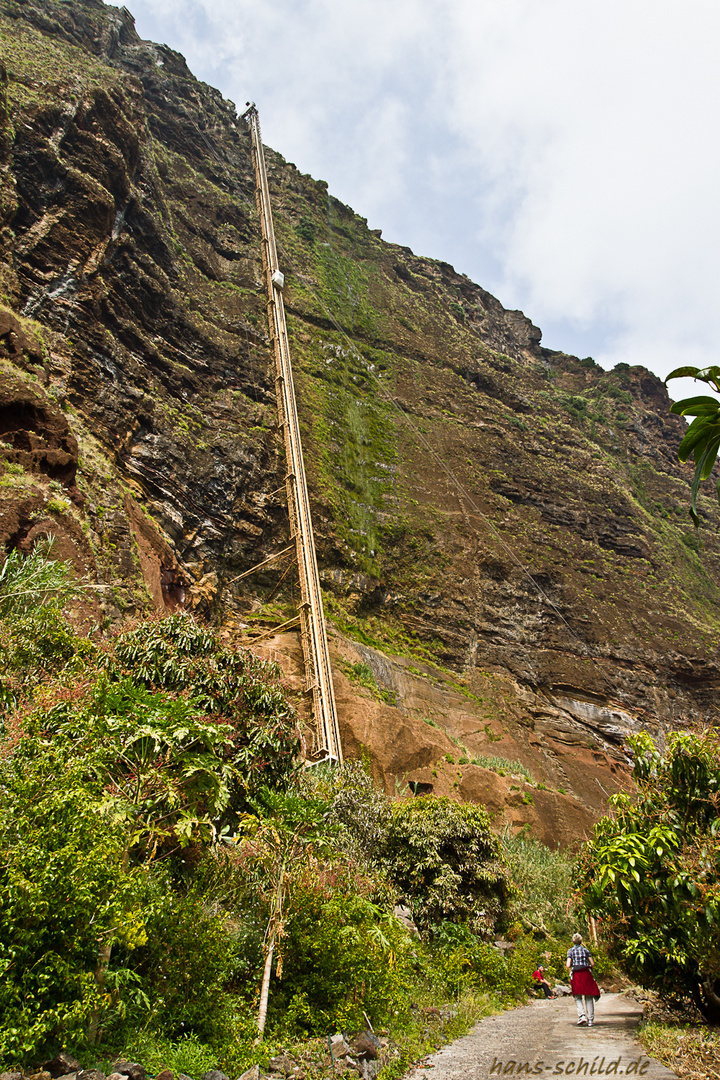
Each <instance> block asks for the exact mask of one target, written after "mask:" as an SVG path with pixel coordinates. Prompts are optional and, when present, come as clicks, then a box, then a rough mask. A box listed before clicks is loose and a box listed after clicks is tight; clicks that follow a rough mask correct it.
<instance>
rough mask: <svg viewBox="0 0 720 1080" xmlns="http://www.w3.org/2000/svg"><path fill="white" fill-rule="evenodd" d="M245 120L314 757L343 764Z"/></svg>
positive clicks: (262, 206)
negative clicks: (294, 555)
mask: <svg viewBox="0 0 720 1080" xmlns="http://www.w3.org/2000/svg"><path fill="white" fill-rule="evenodd" d="M243 119H244V120H245V121H246V122H247V124H248V126H249V128H250V132H251V135H252V159H253V166H254V168H255V183H256V188H255V197H256V200H257V208H258V213H259V215H260V222H261V226H262V254H263V269H264V272H265V278H266V283H267V296H268V300H267V312H268V324H269V327H270V337H271V338H272V343H273V349H274V353H275V390H276V396H277V407H278V418H279V421H280V427H281V428H282V431H283V437H284V441H285V456H286V462H287V475H286V478H285V484H286V488H287V503H288V515H289V518H290V532H291V535H292V538H293V539H294V541H295V548H296V553H297V565H298V574H299V578H300V631H301V636H302V648H303V656H304V659H305V675H306V690H307V691H308V692H310V691H312V699H313V717H314V720H315V746H314V747H313V752H312V757H313V759H315V760H317V759H318V758H329V759H330V760H332V761H338V762H340V761H342V746H341V743H340V729H339V726H338V720H337V712H336V709H335V694H334V692H333V681H332V671H331V669H330V656H329V653H328V645H327V635H326V633H325V615H324V612H323V602H322V593H321V591H320V578H319V576H318V569H317V557H316V555H315V541H314V539H313V528H312V518H311V516H310V501H309V499H308V491H307V483H306V480H305V465H304V462H303V453H302V444H301V442H300V427H299V424H298V416H297V406H296V403H295V386H294V383H293V375H292V366H291V363H290V346H289V344H288V334H287V325H286V322H285V306H284V304H283V297H282V288H283V284H284V278H283V275H282V273H281V272H280V267H279V266H278V258H277V250H276V247H275V230H274V228H273V220H272V210H271V207H270V191H269V188H268V181H267V171H266V169H265V155H264V153H263V144H262V135H261V132H260V118H259V116H258V111H257V109H256V108H255V105H254V104H253V105H250V107H249V108H248V110H247V112H246V113H244V115H243Z"/></svg>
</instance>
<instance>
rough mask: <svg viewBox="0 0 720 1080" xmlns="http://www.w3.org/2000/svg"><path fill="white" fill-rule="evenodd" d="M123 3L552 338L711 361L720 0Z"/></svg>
mask: <svg viewBox="0 0 720 1080" xmlns="http://www.w3.org/2000/svg"><path fill="white" fill-rule="evenodd" d="M127 5H128V7H129V8H130V10H131V11H132V13H133V15H134V16H135V21H136V28H137V30H138V33H139V34H140V35H141V36H142V37H143V38H147V39H150V40H153V41H156V42H162V43H165V44H167V45H170V46H171V47H172V48H174V49H177V50H178V51H179V52H181V53H182V54H183V55H184V56H185V58H186V59H187V61H188V65H189V67H190V69H191V70H192V72H193V73H194V74H195V75H196V76H197V77H198V78H200V79H203V80H204V81H205V82H208V83H210V84H211V85H213V86H215V87H217V88H218V89H219V90H220V91H221V92H222V94H223V95H224V96H225V97H226V98H229V99H231V100H232V101H234V102H235V104H236V106H237V108H238V111H239V112H242V111H243V109H244V107H245V103H246V102H247V101H250V100H252V101H255V103H256V104H257V106H258V109H259V113H260V120H261V124H262V130H263V138H264V141H265V142H266V143H267V144H269V145H270V146H272V147H273V148H274V149H275V150H278V151H279V152H280V153H281V154H283V156H284V157H285V158H286V159H287V160H289V161H293V162H294V163H295V164H296V165H297V166H298V168H299V169H301V171H303V172H306V173H310V174H311V175H312V176H314V177H315V178H316V179H322V180H327V182H328V184H329V189H330V192H331V193H332V194H333V195H335V196H336V197H337V198H339V199H340V200H341V201H342V202H344V203H347V204H348V205H350V206H352V208H353V209H354V210H355V211H356V212H357V213H358V214H361V215H362V216H363V217H367V218H368V223H369V225H370V227H371V228H380V229H382V231H383V237H384V239H386V240H391V241H393V242H395V243H400V244H405V245H407V246H409V247H411V248H412V249H413V251H415V252H416V253H417V254H419V255H427V256H431V257H433V258H437V259H442V260H444V261H446V262H449V263H452V264H453V265H454V266H455V268H456V269H457V270H458V271H460V272H461V273H465V274H467V275H468V276H469V277H470V278H472V279H473V280H474V281H476V282H478V283H479V284H480V285H482V286H483V288H486V289H488V290H489V291H490V292H492V293H493V294H494V295H495V296H497V297H498V299H499V300H500V301H501V302H502V303H503V304H504V306H505V307H506V308H520V309H521V310H523V311H524V312H525V314H526V315H528V316H529V317H530V318H531V319H532V321H533V322H534V323H536V324H537V325H538V326H540V328H541V329H542V331H543V344H544V345H546V346H547V347H549V348H552V349H561V350H563V351H565V352H568V353H574V354H576V355H578V356H580V357H584V356H593V357H594V358H595V360H596V361H597V362H598V363H600V364H602V365H603V366H604V367H608V368H609V367H612V366H613V365H614V364H615V363H617V362H620V361H622V362H625V363H629V364H643V365H645V366H646V367H648V368H650V369H651V370H652V371H655V372H656V373H657V374H658V375H660V376H661V377H663V378H664V377H665V375H667V374H668V373H669V372H670V371H671V370H672V369H673V368H675V367H678V366H680V365H695V366H698V367H703V366H707V365H709V364H714V363H720V356H719V354H718V347H717V342H718V339H719V338H720V302H719V301H720V297H719V295H718V293H719V289H720V209H719V205H720V62H719V61H718V57H720V4H718V3H717V0H685V2H684V3H682V4H680V3H678V0H601V2H600V0H492V2H491V0H394V2H389V0H352V2H348V0H127ZM698 392H704V387H703V386H696V385H695V384H694V383H692V382H691V381H689V380H688V381H686V382H683V383H680V382H678V383H671V384H670V393H671V396H673V397H676V398H677V397H681V396H683V394H684V393H698Z"/></svg>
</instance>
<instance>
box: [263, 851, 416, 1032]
mask: <svg viewBox="0 0 720 1080" xmlns="http://www.w3.org/2000/svg"><path fill="white" fill-rule="evenodd" d="M373 891H374V883H373V881H372V879H370V878H368V877H367V876H366V875H364V874H362V873H360V872H358V871H357V870H354V869H353V868H352V867H351V866H347V865H343V864H340V863H334V864H333V863H330V864H327V865H325V866H324V867H318V868H308V869H307V871H306V873H305V874H304V876H303V878H302V880H301V881H300V882H298V884H297V886H296V888H295V890H294V893H293V896H292V916H291V918H289V920H288V923H287V930H286V937H285V940H284V942H283V948H282V957H283V965H282V979H281V980H280V981H279V982H277V985H276V988H275V990H274V992H273V993H274V997H273V999H272V1005H271V1009H272V1012H271V1015H273V1016H274V1018H275V1020H276V1022H278V1023H281V1024H282V1026H283V1027H285V1028H289V1029H291V1030H292V1029H295V1030H296V1031H297V1030H301V1031H302V1030H305V1031H309V1032H313V1033H317V1034H323V1033H324V1032H327V1031H330V1030H337V1029H341V1030H346V1031H347V1030H354V1029H358V1028H362V1027H364V1026H365V1021H364V1018H363V1012H367V1014H368V1015H369V1016H370V1019H371V1021H372V1023H373V1025H374V1026H376V1027H377V1026H384V1025H386V1024H387V1023H388V1022H390V1020H391V1019H392V1018H393V1017H394V1016H395V1015H396V1013H397V1012H398V1011H399V1010H400V1011H405V1010H407V1008H408V1000H407V994H406V992H405V986H406V983H407V980H408V963H409V957H410V951H411V943H410V937H409V935H408V933H407V931H406V930H405V929H404V927H403V926H402V925H401V924H400V922H399V921H398V920H397V919H396V918H395V916H394V915H393V913H392V904H391V902H390V901H389V899H388V896H387V894H386V895H385V896H384V897H382V896H373Z"/></svg>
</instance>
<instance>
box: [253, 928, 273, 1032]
mask: <svg viewBox="0 0 720 1080" xmlns="http://www.w3.org/2000/svg"><path fill="white" fill-rule="evenodd" d="M274 952H275V931H274V930H273V931H272V933H271V934H270V938H269V940H268V951H267V956H266V957H265V970H264V971H263V978H262V986H261V988H260V1008H259V1009H258V1036H257V1039H256V1040H255V1042H256V1043H259V1042H262V1037H263V1032H264V1031H265V1019H266V1017H267V1007H268V997H269V994H270V975H271V974H272V962H273V953H274Z"/></svg>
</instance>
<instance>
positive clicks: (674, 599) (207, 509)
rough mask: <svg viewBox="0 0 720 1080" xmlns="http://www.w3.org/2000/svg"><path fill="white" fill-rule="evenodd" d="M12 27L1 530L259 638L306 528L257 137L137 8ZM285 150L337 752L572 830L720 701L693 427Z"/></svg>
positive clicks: (85, 1)
mask: <svg viewBox="0 0 720 1080" xmlns="http://www.w3.org/2000/svg"><path fill="white" fill-rule="evenodd" d="M0 35H1V46H0V47H1V49H2V57H1V59H2V63H3V65H4V73H3V77H2V86H1V87H0V91H1V93H2V98H3V100H2V102H0V124H1V125H2V128H1V130H0V257H1V258H2V267H1V268H0V291H1V292H2V294H3V298H2V300H3V306H2V307H1V308H0V353H1V354H2V356H3V357H4V359H2V361H1V364H2V366H1V368H0V380H1V381H0V427H1V428H2V430H1V431H0V439H2V444H1V445H0V451H1V452H2V457H3V458H4V460H5V462H6V469H5V474H4V475H3V476H2V477H1V478H0V540H2V541H3V542H4V543H5V544H6V545H7V546H11V545H19V546H21V547H25V548H27V547H28V546H29V545H30V544H31V543H32V540H33V538H34V537H35V536H36V535H39V534H40V533H42V532H47V531H51V532H53V533H55V535H56V536H57V537H58V543H59V545H60V547H59V550H60V551H61V552H62V553H63V555H64V557H69V558H72V559H73V561H74V562H75V565H76V566H77V567H78V569H79V570H82V569H85V570H89V571H90V572H91V574H92V575H93V576H95V577H96V578H98V579H99V580H100V581H101V582H102V583H104V585H105V586H107V588H106V590H105V592H103V593H102V594H101V595H102V596H103V599H102V600H101V601H100V603H99V605H98V606H97V609H96V610H95V617H96V618H104V619H105V620H108V621H113V620H117V619H118V618H120V617H121V615H122V614H123V613H133V612H135V611H138V610H140V609H142V608H143V607H144V606H147V605H148V604H150V603H153V604H154V605H155V606H156V607H158V608H163V607H173V606H177V605H178V604H179V605H182V606H190V607H194V608H195V609H196V610H197V611H198V612H199V613H200V614H202V615H204V616H206V617H210V618H212V619H214V620H216V621H217V622H219V623H222V625H223V626H224V628H225V630H226V632H227V633H228V634H232V635H234V636H237V637H240V638H242V639H243V640H249V638H250V637H251V636H252V634H254V633H256V632H257V630H258V629H259V628H260V629H262V628H267V627H271V626H272V625H273V624H277V623H279V622H281V621H283V619H284V618H288V617H289V616H290V614H291V609H292V604H293V601H294V599H295V598H296V597H295V586H294V575H293V571H292V567H288V561H287V558H285V559H280V560H278V561H277V562H275V563H272V564H270V565H269V567H268V568H266V569H265V570H264V571H261V572H259V573H258V574H256V575H254V576H252V577H249V578H245V579H243V580H242V581H239V582H237V581H234V579H235V578H236V577H237V576H238V575H240V574H242V573H243V571H245V570H247V569H249V568H250V567H252V566H253V565H255V564H257V563H259V562H261V561H262V560H263V559H265V558H267V557H268V556H269V555H271V554H274V553H276V552H278V551H280V550H281V549H282V548H284V547H286V546H287V544H288V535H287V533H288V529H287V520H286V513H285V506H284V490H283V487H284V471H283V461H282V455H281V440H280V439H279V438H278V432H277V430H276V417H275V401H274V392H273V368H272V357H271V351H270V348H269V344H268V340H267V330H266V323H265V310H264V293H263V285H262V281H261V274H260V261H259V260H260V248H259V242H258V234H259V227H258V223H257V220H256V214H255V208H254V184H253V178H252V170H251V163H250V152H249V136H248V134H247V132H246V131H245V129H244V125H243V124H242V122H241V121H238V120H237V118H236V114H235V109H234V107H233V106H232V104H231V103H230V102H227V101H224V100H223V99H222V98H221V96H220V95H219V94H218V93H217V92H216V91H214V90H213V89H211V88H210V87H208V86H206V85H204V84H202V83H199V82H197V81H196V80H195V79H194V78H193V76H192V75H191V73H190V72H189V71H188V69H187V67H186V65H185V62H184V60H183V59H182V57H180V56H179V55H178V54H177V53H174V52H173V51H172V50H170V49H168V48H167V47H165V46H159V45H153V44H151V43H148V42H143V41H141V40H140V39H139V38H138V36H137V34H136V32H135V30H134V26H133V21H132V17H131V16H130V14H129V13H128V12H127V10H126V9H124V8H123V9H119V10H118V9H115V8H111V7H106V6H105V5H104V4H103V3H101V0H72V2H70V3H68V2H61V0H44V2H43V3H40V2H39V0H37V2H33V0H29V2H22V3H21V2H19V0H0ZM267 154H268V171H269V176H270V184H271V192H272V197H273V201H274V214H275V224H276V230H277V233H278V246H279V250H280V253H281V261H282V264H283V269H284V271H285V274H286V288H285V300H286V306H287V311H288V323H289V328H290V333H291V348H292V351H293V359H294V363H295V367H296V383H297V391H298V399H299V410H300V416H301V423H302V425H303V439H304V447H305V454H306V464H307V471H308V477H309V483H310V487H311V501H312V504H313V514H314V520H315V525H316V531H317V547H318V554H319V559H320V566H321V577H322V579H323V584H324V588H325V591H326V604H327V612H328V615H329V618H330V620H331V624H332V626H331V633H332V637H333V648H334V649H335V661H336V672H335V675H336V682H337V693H338V698H339V704H340V717H341V723H342V725H343V729H344V738H345V741H346V746H347V748H348V752H350V753H352V752H356V753H360V752H363V751H364V752H366V753H367V754H368V755H369V757H370V758H371V760H372V762H373V767H374V768H375V771H376V773H377V775H378V776H381V777H383V779H384V781H385V783H386V785H388V786H389V787H390V788H392V786H393V785H394V783H395V782H396V781H398V780H400V781H402V780H407V781H410V782H412V783H414V784H421V785H425V787H424V788H421V790H427V786H428V785H432V786H433V790H436V791H440V792H442V791H450V792H455V793H456V794H458V795H459V796H460V797H464V798H471V799H475V800H479V801H484V802H486V803H488V805H490V806H491V807H492V808H493V809H496V810H497V811H498V813H499V814H504V815H505V816H506V817H508V818H509V819H511V820H512V821H513V822H515V823H522V822H524V821H527V822H528V823H530V824H531V825H532V826H533V827H534V828H536V829H537V830H538V831H539V832H540V834H541V835H543V836H544V837H545V838H546V839H552V838H553V837H556V838H560V839H562V840H569V839H572V838H573V837H574V836H577V835H579V834H580V833H581V832H582V830H583V829H584V828H585V827H586V826H587V823H588V821H589V820H590V816H591V815H592V814H593V813H595V812H597V811H598V810H599V809H600V807H601V806H602V803H603V800H604V798H605V794H606V793H607V792H609V791H613V790H618V789H620V788H622V787H625V786H627V784H628V783H629V781H628V773H627V768H626V762H625V756H624V754H623V751H622V746H623V740H624V737H625V736H626V734H627V733H628V732H629V731H631V730H637V729H639V728H640V727H647V728H649V729H650V730H651V731H653V732H657V731H662V730H663V729H666V728H668V727H671V726H673V725H677V724H680V723H684V722H686V721H688V720H696V719H699V718H709V717H710V716H711V714H712V710H713V707H714V706H713V703H714V700H715V695H716V693H717V689H718V685H719V684H720V669H719V668H718V664H717V644H718V637H719V630H720V589H719V588H718V568H719V567H720V545H719V544H718V537H717V528H718V514H717V510H716V508H715V506H714V505H713V504H712V503H711V501H710V499H709V498H708V499H702V498H701V500H700V506H701V516H703V517H704V519H705V521H704V526H705V527H704V528H703V530H702V534H701V540H702V550H698V540H697V538H696V537H695V535H694V533H693V531H692V528H691V525H690V523H689V519H688V517H687V502H688V487H689V475H690V470H689V469H687V468H685V467H683V466H680V465H679V463H678V461H677V446H678V444H679V441H680V438H681V432H682V423H681V421H680V420H679V419H678V418H676V417H673V416H671V415H670V414H669V412H668V398H667V394H666V391H665V389H664V387H663V385H662V384H661V383H660V381H659V380H658V379H657V378H656V377H655V376H654V375H652V374H650V373H649V372H648V371H646V370H645V369H643V368H639V367H626V366H622V365H620V366H618V367H616V368H615V370H614V371H613V372H605V371H603V370H601V369H600V368H598V367H597V366H596V365H595V364H594V363H593V362H592V360H590V359H587V360H578V359H577V358H575V357H570V356H566V355H564V354H561V353H554V352H550V351H549V350H546V349H544V348H543V347H542V346H541V344H540V339H541V335H540V331H539V330H538V329H537V328H536V327H534V326H533V325H532V324H531V322H530V321H529V320H528V319H526V318H525V316H524V315H523V314H522V313H521V312H516V311H506V310H505V309H504V308H503V307H502V305H501V304H500V303H499V302H498V301H497V300H496V299H495V298H494V297H492V296H490V295H489V294H488V293H487V292H485V291H484V290H483V289H482V288H480V287H479V286H477V285H475V284H474V283H473V282H471V281H470V280H469V279H468V278H466V277H464V276H462V275H459V274H457V273H455V271H454V270H453V268H452V267H451V266H448V265H447V264H444V263H441V262H437V261H434V260H432V259H427V258H420V257H418V256H415V255H414V254H413V253H412V252H411V251H410V250H409V249H407V248H403V247H399V246H397V245H393V244H388V243H385V242H383V241H382V239H381V237H380V236H379V235H378V234H377V233H373V232H372V231H369V230H368V229H367V224H366V222H365V221H364V219H362V218H360V217H358V216H357V215H356V214H355V213H353V211H352V210H350V209H349V208H348V207H346V206H344V205H342V204H341V203H339V202H338V201H337V200H336V199H334V198H333V197H332V196H331V195H330V194H329V193H328V191H327V185H326V184H324V183H323V182H322V181H316V180H313V179H312V178H310V177H309V176H306V175H303V174H301V173H299V172H298V170H297V169H296V168H295V167H294V166H293V165H291V164H289V163H287V162H285V161H284V160H283V159H282V158H281V157H280V156H279V155H277V154H275V153H273V152H272V151H267ZM286 571H287V572H286ZM262 648H263V649H264V650H265V651H266V652H270V653H272V654H273V655H276V656H277V658H278V659H280V660H281V662H282V663H283V664H284V665H285V667H286V670H287V672H288V677H289V678H290V679H291V680H293V679H298V684H299V653H298V645H297V640H296V638H295V637H294V636H293V635H287V634H285V635H279V636H276V637H274V638H273V637H271V638H267V639H265V641H264V642H263V644H262ZM473 759H475V761H476V763H475V764H473ZM489 759H496V760H495V762H494V768H490V769H488V768H486V767H484V766H487V765H488V764H492V761H489ZM503 761H510V762H512V761H516V762H519V763H521V764H522V766H524V769H525V770H527V771H528V772H529V774H530V776H531V777H532V779H533V780H534V786H531V785H530V784H529V783H528V782H527V777H526V776H525V774H524V772H523V769H521V768H519V766H517V765H516V766H514V767H513V768H509V767H508V766H503ZM498 762H499V764H498ZM503 774H504V775H503ZM538 783H540V785H541V786H540V787H538V786H537V784H538ZM550 789H551V790H550ZM558 789H560V790H559V791H558Z"/></svg>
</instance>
